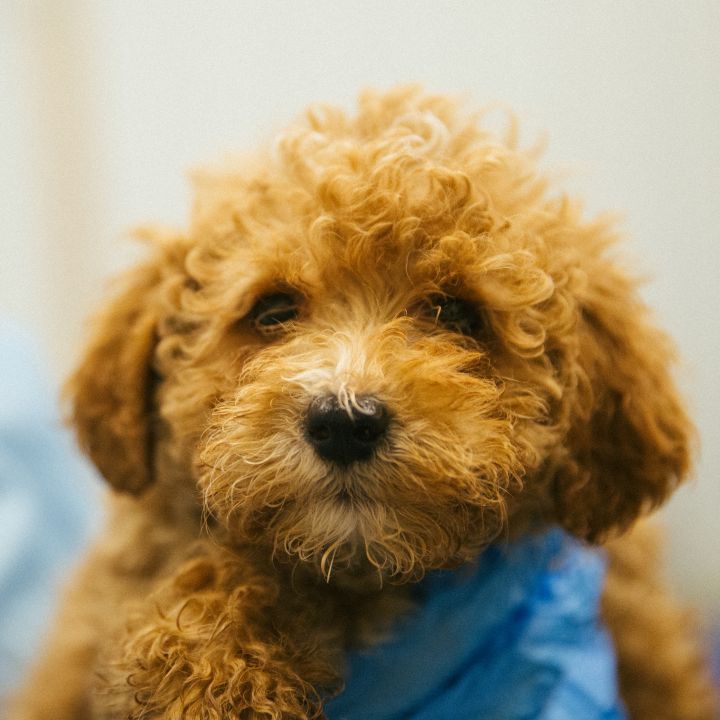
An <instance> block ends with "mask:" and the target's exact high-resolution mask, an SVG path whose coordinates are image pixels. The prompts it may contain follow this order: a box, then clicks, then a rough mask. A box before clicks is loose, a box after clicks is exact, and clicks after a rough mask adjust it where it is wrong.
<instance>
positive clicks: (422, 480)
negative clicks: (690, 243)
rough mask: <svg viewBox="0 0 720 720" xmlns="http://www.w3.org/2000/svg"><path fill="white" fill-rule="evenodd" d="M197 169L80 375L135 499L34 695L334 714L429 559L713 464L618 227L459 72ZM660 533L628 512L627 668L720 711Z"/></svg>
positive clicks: (613, 530)
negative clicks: (580, 200)
mask: <svg viewBox="0 0 720 720" xmlns="http://www.w3.org/2000/svg"><path fill="white" fill-rule="evenodd" d="M196 186H197V194H196V202H195V207H194V211H193V215H192V222H191V226H190V228H189V230H188V231H187V232H186V233H172V232H163V231H159V230H148V231H146V232H145V233H144V234H145V236H146V237H147V239H149V240H150V244H151V246H152V247H151V252H150V255H149V258H148V259H147V260H146V261H145V262H144V263H143V264H141V265H140V266H138V267H136V268H134V269H132V270H131V271H130V272H129V273H128V274H127V275H126V276H125V277H124V279H123V281H122V285H121V287H120V288H119V289H118V291H117V294H116V296H115V298H114V299H113V300H112V301H111V302H110V303H109V304H108V305H107V307H106V308H105V309H104V311H103V312H102V313H101V314H100V315H99V316H98V317H97V319H96V321H95V325H94V335H93V337H92V340H91V342H90V344H89V347H88V349H87V351H86V354H85V356H84V360H83V361H82V363H81V365H80V367H79V369H78V370H77V372H76V373H75V374H74V376H73V377H72V379H71V381H70V383H69V396H70V401H71V404H72V413H71V415H72V422H73V424H74V426H75V428H76V430H77V433H78V437H79V440H80V444H81V446H82V448H83V449H84V450H85V452H86V453H87V454H88V455H89V456H90V457H91V458H92V460H93V461H94V463H95V464H96V466H97V467H98V469H99V470H100V472H101V473H102V475H103V476H104V477H105V478H106V479H107V481H108V482H109V483H110V485H111V486H112V488H113V490H114V491H113V492H112V494H111V500H110V519H109V524H108V528H107V531H106V532H105V534H104V535H103V537H102V538H101V539H100V541H99V542H98V543H97V545H96V546H95V547H94V549H93V550H92V552H91V553H90V556H89V557H88V558H87V560H86V562H85V564H84V565H83V567H82V568H81V570H80V572H79V575H78V577H77V578H76V579H75V581H74V583H73V585H72V586H71V587H70V589H69V591H68V595H67V598H66V600H65V603H64V606H63V609H62V613H61V616H60V619H59V620H58V622H57V625H56V630H55V632H54V635H53V637H52V638H51V641H50V643H49V647H48V649H47V650H46V653H45V656H44V658H43V660H42V662H41V663H40V664H39V665H38V667H37V669H36V670H35V672H34V674H33V675H32V676H31V678H30V679H29V681H28V684H27V688H26V690H25V691H24V693H23V695H22V696H21V698H20V699H19V702H18V704H17V709H16V716H17V717H18V718H23V719H30V718H37V719H40V718H46V719H48V718H52V719H53V720H66V719H67V720H70V719H71V718H72V719H74V720H78V719H83V720H84V719H88V720H89V719H91V718H92V719H93V720H98V719H103V720H110V719H113V720H117V719H120V718H132V719H137V720H139V719H140V718H181V717H183V718H184V717H187V718H203V719H205V718H208V719H213V720H219V719H220V718H231V717H237V718H284V719H286V718H314V717H322V716H323V713H324V710H323V708H324V703H325V702H326V701H327V699H328V698H331V697H332V696H333V695H337V694H338V693H341V692H342V687H343V681H344V673H345V667H346V666H345V657H346V654H347V653H348V651H349V649H351V648H354V647H358V646H360V647H362V646H367V645H372V644H373V643H377V642H381V641H383V640H380V639H379V638H387V637H391V636H392V632H393V627H394V626H395V623H396V621H397V619H398V618H401V617H403V616H404V615H405V614H407V613H408V612H412V611H413V607H414V606H413V603H416V602H417V601H416V600H414V595H413V592H412V589H413V588H414V587H415V586H416V585H417V583H418V582H419V581H421V580H422V578H423V576H424V575H425V574H426V573H427V572H428V571H432V570H436V569H447V568H457V567H461V568H462V567H466V566H468V564H471V563H473V562H474V561H475V560H476V559H477V558H478V557H481V556H482V555H481V554H482V553H483V550H484V549H486V548H487V547H488V546H489V545H491V544H492V543H494V542H499V543H500V544H502V543H504V542H507V541H510V542H512V541H513V540H515V539H518V538H523V537H526V536H527V535H528V534H532V533H536V532H541V531H542V530H543V529H545V528H551V527H559V528H562V529H563V530H564V531H565V532H566V533H568V534H570V535H572V536H575V537H576V538H578V539H580V540H581V541H584V542H587V543H592V544H595V543H600V542H602V541H604V540H605V539H606V538H609V537H611V536H615V535H618V534H619V533H620V532H621V531H626V530H628V529H630V528H631V527H632V526H633V524H634V523H635V521H636V520H637V519H638V518H639V517H640V516H641V515H642V514H643V513H645V512H646V511H648V510H650V509H652V508H655V507H657V506H658V505H660V504H661V503H662V502H663V501H664V500H665V499H666V498H667V497H668V496H669V495H670V493H671V492H672V491H673V489H674V488H675V487H676V486H677V484H678V483H679V482H680V481H681V480H682V479H683V478H684V477H685V476H686V474H687V471H688V465H689V457H688V439H689V436H690V435H691V426H690V423H689V421H688V418H687V415H686V413H685V410H684V407H683V404H682V402H681V400H680V398H679V397H678V394H677V392H676V389H675V386H674V384H673V381H672V379H671V377H670V375H669V367H670V365H671V362H672V359H673V351H672V348H671V345H670V344H669V342H668V340H667V338H666V337H665V336H664V335H663V334H662V333H661V332H660V331H658V330H657V329H655V328H654V327H653V325H652V323H651V321H650V318H649V313H648V310H647V309H646V307H645V306H644V305H643V303H642V301H641V300H640V298H639V296H638V294H637V291H636V283H635V281H634V280H633V279H632V278H631V277H629V276H628V274H626V272H625V271H624V270H622V269H621V268H620V267H619V266H618V264H617V263H616V262H615V261H614V260H613V258H612V255H611V253H612V246H613V243H614V242H615V239H616V238H615V233H614V230H613V229H612V227H610V226H609V225H608V224H607V223H606V222H604V221H601V220H593V221H589V220H585V219H583V218H582V216H581V214H580V211H579V209H578V207H577V205H576V204H575V203H573V202H572V201H570V200H568V199H567V198H566V197H564V196H555V195H551V194H549V193H548V191H547V187H546V182H545V180H544V179H543V178H542V177H541V176H540V175H539V174H538V173H537V171H536V169H535V167H534V165H533V158H532V156H531V155H530V154H527V153H523V152H521V151H520V150H518V149H517V148H516V147H515V144H514V142H512V140H510V141H507V142H501V141H500V140H498V139H497V138H496V137H494V136H493V135H492V134H491V133H490V132H488V131H486V130H484V129H482V127H480V124H479V122H478V120H477V118H467V117H464V116H463V115H462V114H461V113H460V112H459V110H458V108H457V107H456V105H455V104H454V103H453V102H452V101H450V100H448V99H446V98H443V97H433V96H427V95H424V94H422V93H421V92H419V91H418V90H416V89H402V90H397V91H393V92H390V93H387V94H372V93H370V94H366V95H364V96H363V97H362V98H361V100H360V107H359V111H358V114H357V116H356V117H352V118H351V117H347V116H346V115H345V114H343V113H342V112H341V111H339V110H337V109H334V108H320V109H314V110H311V111H310V112H309V113H308V114H307V117H306V118H305V120H304V121H303V122H300V123H298V124H297V125H295V126H293V127H291V128H290V129H289V130H287V131H286V132H285V133H284V134H283V135H282V136H281V137H280V138H279V140H278V142H277V144H276V145H275V146H274V148H273V150H272V151H271V152H270V151H269V152H267V153H265V154H262V155H260V156H258V157H257V158H256V159H255V160H253V161H247V162H246V163H245V166H244V167H243V168H241V169H238V170H236V169H229V170H227V171H220V172H216V173H214V174H210V173H209V174H205V175H202V176H200V177H198V178H197V182H196ZM653 547H654V544H653V542H652V540H651V539H648V536H647V533H644V532H635V533H630V534H629V535H628V536H626V539H621V540H613V541H612V542H611V543H610V544H609V554H610V567H609V573H608V578H607V582H606V586H605V592H604V598H603V616H604V619H605V622H606V623H607V624H608V626H609V630H610V633H611V634H612V636H613V638H614V641H615V646H616V647H615V652H616V653H617V667H618V671H619V683H620V689H621V693H622V696H623V700H624V703H625V705H626V707H627V709H628V712H629V715H630V716H631V717H633V718H647V719H648V720H649V719H652V720H658V719H660V718H672V719H673V720H683V719H688V720H690V719H697V720H700V719H703V718H704V719H708V718H711V717H712V716H713V699H712V692H711V690H710V684H709V681H708V679H707V676H706V674H705V672H704V670H703V667H702V660H701V657H700V653H699V652H698V650H697V648H696V647H695V644H694V642H693V641H692V639H691V638H690V637H689V635H688V634H687V629H686V625H687V621H686V618H685V616H684V614H683V613H682V612H681V611H679V610H678V609H677V608H676V607H675V606H674V605H673V603H672V602H671V601H670V600H669V599H668V598H667V597H666V596H665V595H664V593H663V591H662V588H661V586H660V584H659V581H658V579H657V571H656V565H657V563H656V561H655V558H654V550H653ZM415 610H417V607H415Z"/></svg>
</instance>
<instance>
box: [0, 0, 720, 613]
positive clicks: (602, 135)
mask: <svg viewBox="0 0 720 720" xmlns="http://www.w3.org/2000/svg"><path fill="white" fill-rule="evenodd" d="M0 67H1V69H2V73H1V74H0V83H1V85H0V88H1V90H2V101H1V103H0V113H1V115H0V128H1V134H0V158H2V161H1V162H0V181H1V183H2V187H1V189H0V192H1V195H0V197H2V203H1V204H0V228H1V235H0V238H1V239H0V247H1V248H2V254H1V257H0V259H1V262H0V314H1V315H3V316H10V317H12V318H15V319H16V320H18V321H20V322H21V323H23V324H25V325H26V326H29V327H30V328H32V329H33V330H34V331H35V333H36V334H37V335H38V336H39V337H40V338H41V340H42V342H43V343H44V347H45V350H46V353H47V357H48V361H49V363H50V364H51V369H52V372H53V374H54V376H55V377H56V378H60V377H62V376H63V375H64V374H65V373H66V371H67V370H68V368H69V367H70V366H71V364H72V361H73V357H74V356H75V353H76V352H77V348H78V344H79V342H80V338H81V329H82V321H83V318H84V317H85V316H86V314H87V313H88V311H89V309H90V308H92V307H93V306H94V305H95V304H96V303H97V301H98V299H99V297H100V296H101V293H102V287H103V283H104V279H105V278H106V277H107V276H108V275H109V274H111V273H112V272H113V271H115V270H116V269H118V268H120V267H123V266H125V265H127V264H128V263H129V262H131V260H132V258H133V257H134V256H135V255H136V253H137V252H138V249H137V248H135V247H134V246H133V245H132V243H129V242H127V241H126V240H125V239H124V238H123V236H124V233H125V232H126V230H127V229H128V228H130V227H132V226H133V225H135V224H137V223H139V222H142V221H145V220H159V221H163V222H167V223H172V224H182V223H183V222H184V219H185V217H186V209H187V207H188V202H189V194H188V185H187V183H186V179H185V177H186V171H187V170H188V169H190V168H192V167H193V166H196V165H198V164H202V163H204V162H208V161H212V160H216V159H219V158H221V157H222V156H223V154H224V153H225V152H227V151H233V150H238V149H243V148H251V147H254V146H255V145H257V144H258V143H259V142H261V141H263V140H266V139H268V138H270V137H271V136H272V134H273V132H274V130H276V129H277V128H280V127H282V126H283V125H284V124H286V123H287V122H289V121H291V120H292V119H293V117H294V116H295V115H297V114H298V113H299V112H300V110H301V109H302V108H304V107H305V106H306V105H307V104H308V103H309V102H311V101H314V100H326V101H331V102H334V103H340V104H343V105H346V106H348V107H350V106H351V105H352V101H353V99H354V97H355V95H356V92H357V90H358V89H359V88H362V87H364V86H377V87H388V86H391V85H394V84H397V83H403V82H410V81H420V82H422V83H423V84H424V85H426V87H428V88H429V89H431V90H438V91H461V92H468V94H469V96H470V97H471V98H472V100H473V102H475V103H477V104H483V103H487V102H491V101H500V102H502V103H504V104H506V105H508V106H510V107H512V108H514V110H515V111H516V112H517V113H518V115H519V116H520V118H521V119H522V120H523V128H524V131H525V133H524V137H525V138H526V140H527V141H528V142H532V141H534V140H536V139H537V138H538V137H539V136H540V135H541V134H542V133H543V132H544V131H547V133H548V137H549V140H550V144H549V150H548V152H547V153H546V161H545V164H546V166H547V167H548V168H551V169H554V170H558V171H560V173H561V174H562V177H563V180H562V183H563V184H564V186H565V187H567V188H568V189H570V190H571V191H572V192H573V193H577V194H581V195H582V196H583V197H585V198H586V201H587V208H588V212H590V213H592V212H595V211H597V210H600V209H606V208H609V209H617V210H621V211H623V212H624V218H625V219H624V228H625V230H626V234H627V236H628V238H629V242H628V247H629V249H630V251H631V252H632V253H633V254H634V255H635V256H636V258H637V262H638V264H639V266H640V267H641V268H642V269H643V270H644V271H646V272H647V274H648V275H649V276H651V277H652V278H654V280H653V282H652V283H650V284H649V285H648V286H647V289H646V296H647V298H648V300H649V301H650V302H651V303H652V304H653V305H654V306H655V307H656V308H657V311H658V315H659V316H660V318H661V321H662V323H663V324H664V325H665V326H666V327H667V328H668V329H669V330H670V331H671V332H672V333H673V334H674V336H675V337H676V338H677V340H678V343H679V345H680V348H681V351H682V355H683V358H684V361H685V362H684V366H683V367H682V369H681V372H680V380H681V383H682V384H683V386H684V388H685V389H686V391H687V394H688V397H689V398H690V403H691V407H692V411H693V413H694V416H695V418H696V419H697V423H698V426H699V428H700V434H701V442H702V454H701V456H700V459H699V462H698V465H697V473H696V475H697V479H696V481H695V483H694V484H692V485H691V486H689V487H687V488H685V489H684V490H682V491H681V492H680V493H679V494H678V495H677V496H676V498H675V499H674V500H673V501H672V503H671V505H670V507H669V509H668V510H667V511H666V520H667V524H668V526H669V548H668V551H669V552H668V555H669V560H668V562H669V575H670V577H671V580H672V582H673V584H674V585H675V586H676V588H677V589H678V591H679V592H680V593H681V594H682V595H683V596H685V597H688V598H690V599H692V600H693V601H694V602H695V603H696V604H697V605H698V606H699V607H700V608H701V609H702V611H703V613H704V614H705V616H706V617H707V618H708V619H713V620H714V621H715V622H717V621H718V620H720V561H719V560H718V557H719V555H720V553H719V552H718V551H719V550H720V538H719V535H720V533H719V532H718V530H719V528H718V517H719V516H720V483H719V482H718V476H719V475H720V421H719V420H718V417H717V414H718V408H720V372H719V371H718V365H719V364H720V321H719V320H718V316H719V315H720V286H719V285H718V277H719V276H720V231H719V224H720V223H719V220H718V218H719V216H720V212H719V210H720V207H719V198H720V133H719V131H718V126H719V125H718V122H719V120H718V119H719V118H720V86H719V84H718V83H719V79H720V3H719V2H717V0H706V1H703V0H686V1H684V2H683V1H681V0H677V1H668V2H663V1H661V0H658V1H656V2H650V1H641V2H620V1H610V0H599V1H598V0H575V1H572V2H571V1H568V2H553V1H550V2H530V1H529V0H528V1H527V2H521V1H518V0H514V1H512V0H511V1H507V0H489V1H486V2H479V1H477V0H475V1H473V0H455V1H453V2H406V1H404V0H402V1H393V0H382V1H380V0H367V1H364V2H360V1H355V0H353V1H347V2H343V1H342V0H334V1H332V0H314V1H307V0H298V1H295V2H293V1H291V0H287V1H286V2H280V1H277V0H275V1H268V2H230V1H226V2H212V1H210V0H205V1H203V2H201V1H197V0H195V1H190V2H187V1H186V2H181V3H180V2H172V1H171V0H153V1H148V0H145V1H140V0H122V1H121V0H115V1H110V0H96V1H94V2H91V1H90V0H4V1H3V3H2V4H1V5H0Z"/></svg>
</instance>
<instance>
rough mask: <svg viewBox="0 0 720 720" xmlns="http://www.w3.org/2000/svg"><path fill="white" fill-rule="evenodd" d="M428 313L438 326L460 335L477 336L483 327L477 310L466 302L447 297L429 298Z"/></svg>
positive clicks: (434, 296) (435, 296)
mask: <svg viewBox="0 0 720 720" xmlns="http://www.w3.org/2000/svg"><path fill="white" fill-rule="evenodd" d="M429 302H430V308H429V312H431V313H432V315H433V316H434V320H435V322H436V323H437V324H438V325H442V326H443V327H444V328H446V329H447V330H452V331H453V332H457V333H461V334H462V335H471V336H474V335H477V334H478V333H479V332H480V331H481V330H482V329H483V326H484V323H483V319H482V316H481V315H480V313H479V312H478V310H477V308H476V307H475V306H474V305H473V304H472V303H470V302H468V301H467V300H463V299H462V298H456V297H452V296H449V295H433V296H431V297H430V298H429Z"/></svg>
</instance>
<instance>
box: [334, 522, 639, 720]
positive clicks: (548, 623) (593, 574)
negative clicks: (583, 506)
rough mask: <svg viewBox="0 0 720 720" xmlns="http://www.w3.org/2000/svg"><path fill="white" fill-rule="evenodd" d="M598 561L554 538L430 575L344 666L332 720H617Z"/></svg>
mask: <svg viewBox="0 0 720 720" xmlns="http://www.w3.org/2000/svg"><path fill="white" fill-rule="evenodd" d="M604 565H605V563H604V558H603V556H602V554H601V553H600V552H598V551H596V550H592V549H590V548H588V547H586V546H584V545H581V544H580V543H579V542H577V541H576V540H574V539H572V538H570V537H569V536H567V535H566V534H564V533H563V532H561V531H560V530H556V529H553V530H550V531H547V532H545V533H543V534H538V535H534V536H528V537H526V538H524V539H522V540H521V541H518V542H515V543H511V544H509V545H507V546H496V547H491V548H489V549H488V550H487V551H486V552H484V553H483V555H482V556H481V557H480V559H479V561H478V562H477V563H476V564H475V565H474V566H472V567H469V568H464V569H462V570H460V571H455V572H449V571H448V572H437V573H433V574H431V575H430V576H428V577H427V578H426V579H425V580H424V581H423V582H422V583H420V584H419V586H418V588H417V595H418V597H417V599H418V610H417V611H415V612H414V613H413V614H411V615H410V616H408V617H405V618H403V619H402V620H401V621H400V622H399V623H398V625H397V627H396V628H395V633H394V636H393V637H392V639H390V640H389V641H388V642H386V643H384V644H381V645H379V646H376V647H374V648H372V649H370V650H367V651H358V652H355V653H353V654H352V655H351V656H350V658H349V672H348V676H347V686H346V689H345V691H344V692H343V693H342V694H341V695H339V696H338V697H336V698H333V699H332V700H330V701H329V702H328V703H327V704H326V713H327V717H328V718H329V720H360V719H361V718H362V719H363V720H401V719H407V720H475V719H481V720H521V719H523V720H531V719H532V720H621V719H622V718H625V717H626V715H625V712H624V710H623V708H622V703H621V702H620V700H619V698H618V692H617V685H616V680H615V657H614V652H613V648H612V645H611V643H610V641H609V638H608V635H607V633H606V631H605V629H604V628H603V627H602V624H601V622H600V619H599V600H600V591H601V587H602V581H603V577H604V570H605V567H604Z"/></svg>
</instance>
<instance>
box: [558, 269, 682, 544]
mask: <svg viewBox="0 0 720 720" xmlns="http://www.w3.org/2000/svg"><path fill="white" fill-rule="evenodd" d="M589 283H590V285H589V288H588V289H587V291H586V293H587V294H586V297H584V298H583V299H582V312H581V318H580V321H579V336H578V337H579V348H578V350H579V352H578V359H577V371H578V375H579V377H580V390H579V392H578V396H577V400H576V404H577V405H576V407H575V408H574V410H573V411H572V413H571V414H572V418H571V419H572V420H573V422H574V425H573V426H572V427H571V429H570V431H569V435H568V442H567V451H568V453H569V455H568V457H567V458H566V462H565V463H564V465H563V466H562V467H561V469H560V471H559V473H558V474H557V475H556V477H555V485H554V492H555V504H556V512H557V514H558V519H559V521H560V523H561V524H562V525H563V526H564V527H566V528H567V529H568V530H570V531H571V532H573V533H575V534H576V535H579V536H581V537H584V538H587V539H589V540H598V539H600V538H602V536H603V534H604V533H606V532H607V531H608V530H610V529H613V528H615V529H619V530H622V529H625V528H627V527H628V526H629V525H630V524H631V523H632V521H633V520H635V518H636V517H637V516H638V515H639V514H640V513H641V512H643V511H644V510H646V509H650V508H653V507H656V506H658V505H659V504H660V503H662V502H663V501H664V500H665V499H666V498H667V496H668V495H669V494H670V493H671V492H672V490H673V489H674V488H675V486H676V485H677V484H678V483H679V482H680V481H681V480H682V479H683V477H684V476H685V475H686V473H687V472H688V469H689V465H690V452H689V440H690V437H691V436H692V434H693V428H692V426H691V424H690V421H689V419H688V417H687V415H686V413H685V409H684V407H683V404H682V402H681V400H680V398H679V395H678V393H677V390H676V388H675V385H674V383H673V380H672V378H671V376H670V367H671V366H672V363H673V360H674V353H673V349H672V346H671V344H670V342H669V340H668V338H667V337H666V336H665V335H664V334H663V333H661V332H660V331H658V330H657V329H655V328H654V327H653V326H652V324H651V323H650V320H649V318H648V314H649V313H648V310H647V308H646V307H645V305H644V304H643V303H642V301H641V300H640V299H639V298H638V297H637V294H636V290H635V287H634V283H633V282H631V281H629V280H628V279H627V278H626V277H624V276H623V275H622V274H620V273H619V272H618V271H617V270H616V269H615V268H613V267H611V266H610V265H609V264H608V265H605V264H603V266H602V267H597V268H595V269H594V271H593V272H592V276H591V277H590V279H589ZM576 421H577V422H576Z"/></svg>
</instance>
